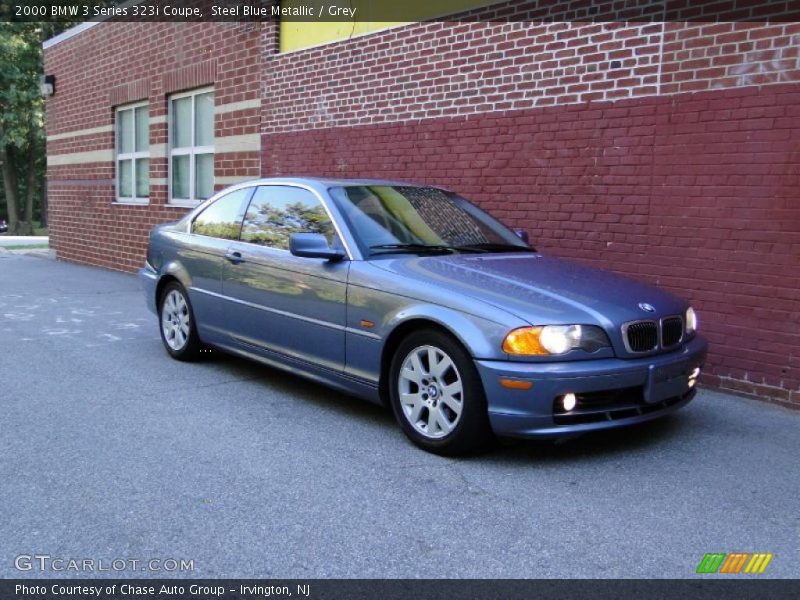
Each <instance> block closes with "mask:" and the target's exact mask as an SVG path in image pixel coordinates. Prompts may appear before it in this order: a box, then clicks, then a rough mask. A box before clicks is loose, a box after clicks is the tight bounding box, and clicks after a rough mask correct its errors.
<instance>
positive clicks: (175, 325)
mask: <svg viewBox="0 0 800 600" xmlns="http://www.w3.org/2000/svg"><path fill="white" fill-rule="evenodd" d="M158 314H159V322H160V327H159V329H160V331H161V341H162V342H164V348H166V350H167V352H168V353H169V355H170V356H171V357H172V358H175V359H177V360H185V361H190V360H196V359H197V358H198V357H199V356H200V351H201V349H202V344H201V343H200V338H199V337H198V335H197V327H196V326H195V322H194V314H193V313H192V305H191V303H190V302H189V295H188V294H187V293H186V289H184V287H183V286H182V285H181V284H180V283H178V282H177V281H173V282H170V283H168V284H167V285H166V286H165V287H164V291H163V292H162V293H161V301H160V303H159V311H158Z"/></svg>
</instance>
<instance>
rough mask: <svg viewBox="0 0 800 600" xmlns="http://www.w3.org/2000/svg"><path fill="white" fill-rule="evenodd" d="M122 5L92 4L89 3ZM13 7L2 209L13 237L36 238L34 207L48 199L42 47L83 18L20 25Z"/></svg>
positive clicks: (5, 50) (3, 98)
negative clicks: (45, 186)
mask: <svg viewBox="0 0 800 600" xmlns="http://www.w3.org/2000/svg"><path fill="white" fill-rule="evenodd" d="M117 2H119V0H87V1H86V2H84V4H87V5H89V6H95V5H97V6H100V5H102V6H109V5H112V4H115V3H117ZM9 6H10V5H7V4H6V3H1V2H0V178H2V180H3V185H2V188H1V189H2V192H1V193H0V209H2V208H3V204H5V207H4V208H5V212H6V213H7V214H8V221H9V227H8V231H9V233H12V234H18V235H30V234H31V233H33V219H34V208H35V206H37V204H38V205H39V206H42V203H43V200H44V178H45V167H46V164H45V163H46V160H45V130H44V98H42V96H41V92H40V90H39V77H40V76H41V75H42V73H43V55H42V43H43V42H44V41H45V40H47V39H50V38H51V37H53V36H55V35H58V34H59V33H61V32H62V31H64V30H66V29H69V28H70V27H72V26H73V25H77V24H78V23H80V22H81V21H82V20H83V19H78V20H63V21H57V22H56V21H48V22H35V21H31V22H28V21H14V20H12V19H13V16H12V15H11V13H10V12H9V10H8V9H9ZM37 201H38V202H37ZM0 212H2V210H0Z"/></svg>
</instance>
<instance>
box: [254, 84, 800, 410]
mask: <svg viewBox="0 0 800 600" xmlns="http://www.w3.org/2000/svg"><path fill="white" fill-rule="evenodd" d="M798 140H800V86H796V85H785V86H773V87H768V88H763V89H761V90H759V89H758V88H748V89H744V90H729V91H724V92H703V93H698V94H693V95H681V96H675V97H658V98H656V97H653V98H648V99H643V100H626V101H622V102H616V103H612V102H603V103H597V104H593V105H592V106H588V107H587V106H582V105H573V106H564V107H552V108H544V109H534V110H527V111H513V112H508V113H500V114H491V115H484V116H479V117H469V118H466V117H452V118H447V119H438V120H433V121H421V122H417V123H411V124H406V123H391V124H380V125H369V126H361V127H356V128H347V129H316V130H308V131H304V132H292V133H277V134H269V135H266V136H265V137H264V156H263V165H264V171H265V174H288V173H307V174H314V175H328V176H341V175H347V176H355V177H359V176H364V177H392V178H400V179H411V180H418V181H425V182H431V183H436V184H440V185H445V186H448V187H450V188H452V189H453V190H456V191H458V192H461V193H463V194H465V195H466V196H467V197H468V198H471V199H473V200H475V201H477V202H478V203H479V204H480V205H481V206H483V207H484V208H487V209H489V210H491V211H492V212H493V213H494V214H495V215H497V216H499V217H500V218H501V219H502V220H503V221H504V222H505V223H507V224H508V225H512V226H517V227H524V228H526V229H527V230H528V231H529V232H530V234H531V238H532V240H533V241H534V243H535V245H536V246H537V248H539V249H540V250H542V251H544V252H547V253H550V254H554V255H559V256H565V257H571V258H576V259H578V260H581V261H582V262H585V263H588V264H592V265H595V266H598V267H603V268H607V269H611V270H614V271H618V272H620V273H624V274H627V275H630V276H633V277H636V278H638V279H644V280H649V281H651V282H654V283H657V284H659V285H661V286H663V287H665V288H667V289H670V290H672V291H674V292H676V293H678V294H680V295H682V296H684V297H687V298H689V299H691V301H692V302H693V303H694V304H695V306H696V307H697V308H698V310H699V314H700V319H701V327H702V331H703V333H704V335H706V336H707V337H708V339H709V341H710V342H711V354H710V356H709V361H708V365H709V370H708V371H707V373H708V375H707V376H706V378H705V382H706V383H712V384H714V385H718V386H720V387H724V388H729V389H735V390H738V391H744V392H748V393H751V394H761V395H765V396H769V397H771V398H774V399H777V400H782V401H787V402H788V401H790V400H791V401H792V402H795V403H800V394H798V392H797V390H798V388H800V291H799V290H800V203H798V202H797V190H798V185H800V142H798Z"/></svg>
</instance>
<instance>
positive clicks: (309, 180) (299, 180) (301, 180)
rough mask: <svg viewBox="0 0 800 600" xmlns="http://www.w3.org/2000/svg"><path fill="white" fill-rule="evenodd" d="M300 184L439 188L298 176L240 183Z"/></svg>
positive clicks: (315, 185) (266, 178)
mask: <svg viewBox="0 0 800 600" xmlns="http://www.w3.org/2000/svg"><path fill="white" fill-rule="evenodd" d="M290 183H295V184H300V185H307V186H310V187H315V188H321V187H324V188H328V187H339V186H350V185H386V186H412V187H436V188H440V187H441V186H438V185H431V184H425V183H419V182H414V181H400V180H397V179H369V178H339V177H306V176H299V177H291V176H284V177H264V178H260V179H251V180H248V181H242V182H240V185H241V184H249V185H258V184H272V185H275V184H290Z"/></svg>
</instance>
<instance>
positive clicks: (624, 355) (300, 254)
mask: <svg viewBox="0 0 800 600" xmlns="http://www.w3.org/2000/svg"><path fill="white" fill-rule="evenodd" d="M139 275H140V279H141V281H142V283H143V287H144V291H145V295H146V298H147V303H148V306H149V307H150V309H151V310H152V311H153V312H154V313H155V314H156V315H157V316H158V323H159V330H160V332H161V338H162V340H163V342H164V346H165V348H166V351H167V352H168V353H169V354H170V355H171V356H172V357H173V358H176V359H179V360H191V359H194V358H197V357H198V356H199V355H200V352H201V350H202V349H204V348H205V347H213V348H217V349H219V350H223V351H225V352H230V353H232V354H237V355H240V356H244V357H247V358H250V359H253V360H257V361H260V362H262V363H265V364H268V365H271V366H273V367H278V368H280V369H283V370H285V371H289V372H291V373H295V374H297V375H302V376H304V377H308V378H311V379H313V380H316V381H319V382H322V383H324V384H326V385H329V386H331V387H334V388H336V389H339V390H342V391H344V392H347V393H348V394H352V395H354V396H359V397H362V398H366V399H368V400H371V401H373V402H378V403H382V404H388V405H389V406H391V408H392V410H393V412H394V414H395V416H396V418H397V421H398V422H399V424H400V426H401V427H402V429H403V431H404V432H405V434H406V435H407V436H408V437H409V438H410V439H411V440H412V441H413V442H414V443H415V444H417V445H418V446H420V447H422V448H424V449H426V450H429V451H431V452H436V453H439V454H447V455H454V454H461V453H465V452H469V451H474V450H476V449H478V448H481V447H485V446H486V445H487V444H488V443H489V442H491V440H492V439H494V438H495V437H496V436H500V437H504V436H507V437H528V438H543V437H559V436H567V435H575V434H579V433H583V432H587V431H591V430H597V429H605V428H610V427H621V426H625V425H630V424H634V423H639V422H642V421H646V420H649V419H654V418H657V417H659V416H662V415H665V414H667V413H670V412H672V411H675V410H676V409H678V408H680V407H682V406H684V405H685V404H687V403H688V402H689V401H690V400H691V399H692V397H693V395H694V393H695V383H696V381H697V378H698V376H699V373H700V368H701V367H702V365H703V361H704V360H705V356H706V349H707V344H706V342H705V340H703V338H701V337H700V336H699V335H697V333H696V330H697V316H696V314H695V312H694V310H693V309H692V307H691V306H689V305H688V303H687V302H686V301H684V300H681V299H680V298H676V297H675V296H673V295H671V294H669V293H667V292H665V291H663V290H660V289H658V288H656V287H653V286H651V285H646V284H644V283H639V282H637V281H633V280H630V279H626V278H623V277H620V276H618V275H615V274H612V273H608V272H604V271H600V270H597V269H592V268H588V267H585V266H582V265H579V264H577V263H574V262H571V261H568V260H562V259H558V258H552V257H548V256H545V255H543V254H540V253H539V252H537V251H536V250H534V249H533V248H532V247H531V246H529V245H528V243H527V241H526V240H525V235H524V234H522V233H521V232H518V233H515V232H513V231H510V230H509V229H507V228H506V227H505V226H504V225H502V224H501V223H500V222H499V221H497V220H496V219H494V218H493V217H491V216H490V215H489V214H487V213H486V212H484V211H483V210H481V209H479V208H477V207H476V206H474V205H472V204H470V203H469V202H468V201H467V200H465V199H464V198H462V197H461V196H459V195H458V194H455V193H453V192H450V191H447V190H444V189H441V188H438V187H433V186H426V185H417V184H409V183H402V182H393V181H377V180H337V179H315V178H281V179H277V178H276V179H261V180H256V181H249V182H247V183H242V184H239V185H235V186H232V187H230V188H228V189H225V190H223V191H221V192H219V193H217V194H216V195H214V196H213V197H212V198H210V199H209V200H207V201H205V202H203V203H202V204H201V205H199V206H198V207H197V208H195V209H194V210H192V211H191V212H190V213H189V214H187V215H186V216H185V217H184V218H183V219H181V220H180V221H178V222H176V223H170V224H166V225H161V226H158V227H156V228H155V229H154V230H153V232H152V234H151V236H150V243H149V248H148V252H147V263H146V265H145V266H144V268H142V269H141V271H140V272H139Z"/></svg>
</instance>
